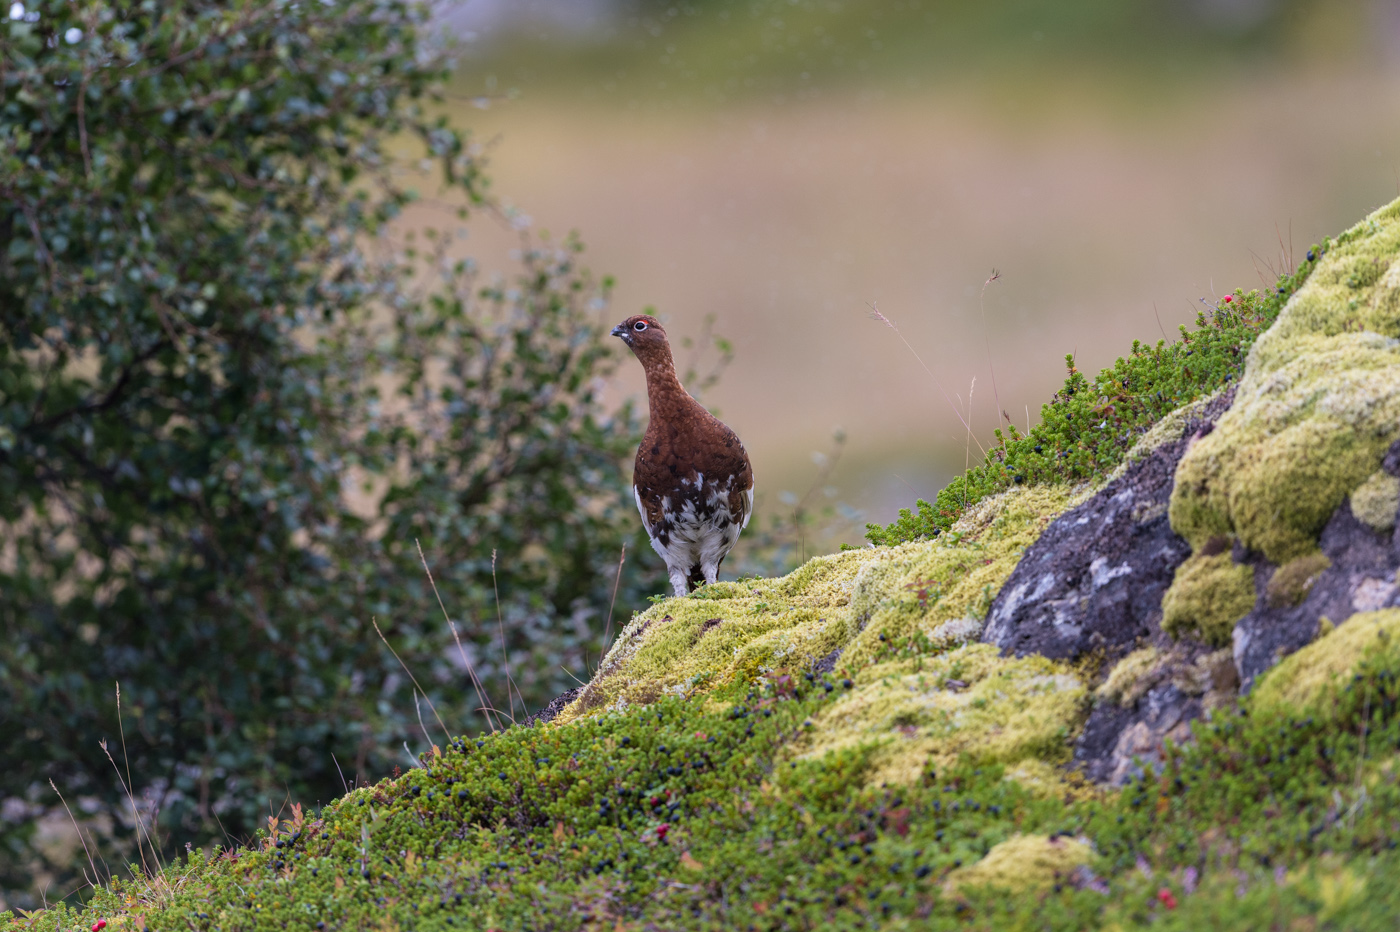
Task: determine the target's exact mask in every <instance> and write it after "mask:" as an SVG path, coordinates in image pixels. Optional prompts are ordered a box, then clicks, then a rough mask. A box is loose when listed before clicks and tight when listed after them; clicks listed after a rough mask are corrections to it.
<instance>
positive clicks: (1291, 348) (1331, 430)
mask: <svg viewBox="0 0 1400 932" xmlns="http://www.w3.org/2000/svg"><path fill="white" fill-rule="evenodd" d="M1397 256H1400V201H1396V202H1394V203H1392V204H1390V205H1389V206H1387V207H1385V208H1383V209H1381V210H1378V211H1376V212H1375V213H1373V214H1372V215H1371V216H1370V217H1368V218H1366V220H1364V221H1362V222H1361V223H1360V224H1358V225H1356V226H1355V227H1353V228H1352V229H1350V230H1348V231H1347V232H1346V233H1344V234H1342V236H1341V237H1340V238H1339V239H1338V241H1337V242H1336V243H1335V244H1334V245H1333V246H1332V248H1331V249H1330V250H1329V251H1328V252H1327V253H1326V254H1325V255H1323V256H1322V257H1320V258H1319V260H1318V264H1317V268H1316V269H1315V270H1314V271H1313V273H1312V275H1311V276H1310V277H1309V279H1308V281H1307V284H1306V285H1304V286H1303V288H1302V289H1301V290H1299V291H1298V293H1297V294H1296V295H1294V296H1293V298H1292V299H1291V300H1290V301H1289V302H1288V304H1287V306H1286V307H1285V308H1284V310H1283V312H1282V313H1281V314H1280V315H1279V319H1278V321H1277V322H1276V323H1275V324H1274V325H1273V327H1272V328H1270V329H1269V331H1268V332H1267V333H1265V334H1264V335H1262V336H1261V337H1260V338H1259V339H1258V340H1257V341H1256V342H1255V344H1254V347H1253V349H1251V351H1250V354H1249V359H1248V362H1247V364H1246V366H1245V372H1244V375H1243V377H1242V378H1241V379H1240V385H1239V389H1238V390H1237V392H1236V394H1235V400H1234V403H1233V405H1232V406H1231V408H1230V410H1229V411H1227V412H1226V413H1225V414H1224V415H1222V416H1221V418H1220V420H1219V421H1218V422H1217V425H1216V428H1215V430H1214V431H1213V432H1212V433H1211V434H1210V435H1208V436H1206V437H1203V438H1201V439H1200V440H1199V441H1197V442H1196V443H1195V444H1194V445H1193V446H1192V447H1191V449H1190V450H1189V451H1187V453H1186V455H1185V456H1184V457H1183V458H1182V461H1181V463H1180V464H1179V466H1178V467H1177V472H1176V486H1175V488H1174V490H1173V492H1172V501H1171V509H1170V514H1171V522H1172V527H1173V528H1175V529H1176V531H1177V532H1178V533H1180V534H1181V535H1182V536H1184V537H1185V538H1186V539H1187V540H1189V541H1190V542H1191V543H1192V545H1193V546H1195V547H1200V546H1201V545H1202V544H1204V542H1205V541H1206V540H1208V539H1209V538H1210V537H1212V536H1214V535H1218V534H1225V535H1233V536H1236V537H1238V538H1239V539H1240V540H1241V541H1242V542H1243V543H1244V544H1245V546H1246V547H1248V548H1250V549H1252V550H1258V551H1262V552H1263V553H1264V555H1265V556H1267V557H1268V558H1269V560H1270V561H1272V562H1274V563H1280V564H1281V563H1285V562H1287V561H1288V560H1290V559H1292V558H1294V557H1297V556H1300V555H1303V554H1305V553H1308V552H1310V551H1313V550H1315V549H1316V541H1317V535H1318V533H1319V532H1320V531H1321V530H1322V526H1323V525H1324V524H1325V523H1326V522H1327V520H1328V518H1329V517H1330V516H1331V515H1332V513H1333V512H1334V511H1335V510H1336V509H1337V507H1338V506H1339V505H1341V503H1342V502H1343V501H1345V500H1346V498H1347V496H1348V495H1350V494H1351V493H1352V492H1353V491H1354V490H1356V488H1357V487H1358V486H1360V485H1361V483H1362V482H1363V481H1364V480H1365V479H1366V478H1367V477H1368V476H1370V475H1371V474H1372V473H1374V472H1375V470H1376V468H1377V467H1378V466H1379V465H1380V460H1381V457H1382V456H1383V455H1384V452H1385V450H1386V448H1387V447H1388V446H1389V445H1390V443H1391V442H1392V441H1394V440H1395V439H1396V437H1397V436H1400V340H1397V339H1396V338H1397V337H1398V336H1400V271H1398V270H1397V268H1396V266H1397V264H1400V259H1397Z"/></svg>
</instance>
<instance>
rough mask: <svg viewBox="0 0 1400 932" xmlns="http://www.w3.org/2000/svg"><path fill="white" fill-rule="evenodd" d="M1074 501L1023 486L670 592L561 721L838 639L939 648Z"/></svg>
mask: <svg viewBox="0 0 1400 932" xmlns="http://www.w3.org/2000/svg"><path fill="white" fill-rule="evenodd" d="M1080 494H1082V492H1081V493H1080ZM1075 500H1076V493H1075V492H1074V491H1072V490H1070V489H1067V488H1064V487H1060V486H1044V487H1035V488H1029V489H1016V490H1013V491H1010V492H1006V493H1003V494H1001V495H998V496H996V497H994V498H991V499H988V500H986V501H984V502H982V503H981V504H980V505H978V506H977V507H976V508H974V509H972V510H971V511H969V513H968V514H967V515H965V516H964V517H963V518H962V519H961V520H960V521H959V522H958V523H957V524H956V525H954V527H953V529H952V530H951V531H949V532H948V533H946V534H943V535H940V536H939V537H937V538H935V539H933V540H929V541H918V542H914V543H908V544H902V545H900V546H898V547H888V548H886V547H881V548H867V549H863V550H851V551H846V552H844V553H839V554H833V555H831V556H826V557H816V558H813V559H811V560H809V561H807V562H806V563H805V564H803V565H802V566H801V567H799V568H798V569H796V570H794V571H793V572H792V573H790V574H788V575H787V576H784V577H781V578H778V579H758V580H747V581H745V582H742V583H734V582H729V583H717V584H715V585H712V586H705V587H703V588H701V589H699V590H697V591H696V592H694V593H692V594H691V595H690V596H688V597H685V598H679V599H666V600H665V601H663V602H661V603H659V604H657V605H655V606H653V607H652V608H650V609H649V610H647V611H646V612H643V613H642V614H640V615H638V616H637V617H636V618H634V619H633V620H632V621H631V622H630V623H629V624H628V625H627V626H626V628H624V629H623V631H622V633H621V634H620V635H618V639H617V642H616V643H615V644H614V645H613V648H612V649H611V650H610V651H609V652H608V654H607V656H606V657H605V658H604V659H603V662H602V664H601V665H600V666H599V669H598V672H597V673H596V674H595V675H594V677H593V679H592V681H590V682H589V683H588V685H587V686H586V687H585V688H584V689H583V691H582V692H581V693H580V695H579V697H578V698H577V699H576V700H575V701H574V702H573V703H572V704H571V705H570V706H568V707H567V708H566V709H564V711H563V712H562V713H560V715H559V717H558V718H557V719H556V721H557V722H559V723H561V724H563V723H565V722H569V721H572V720H573V719H576V718H577V717H579V716H580V715H584V714H588V713H590V712H597V711H599V710H603V709H621V708H625V707H626V706H628V705H632V704H637V703H648V702H653V701H655V700H656V699H657V698H658V697H660V696H662V695H665V694H667V693H674V694H686V693H688V692H690V691H692V690H694V689H696V688H699V687H702V686H706V685H714V684H718V683H722V682H727V681H728V680H729V679H731V678H732V677H735V676H746V677H749V678H755V677H758V676H761V675H763V674H764V673H768V672H772V671H778V670H785V671H789V672H796V671H797V670H799V669H802V668H805V667H809V666H810V665H811V664H812V663H813V662H814V661H816V660H818V659H820V658H821V657H824V656H826V655H827V654H829V653H831V652H832V651H834V650H837V649H841V650H843V651H844V653H843V654H842V655H841V666H842V668H843V669H846V670H851V671H855V670H860V669H861V668H863V667H865V666H868V665H869V664H871V663H874V662H876V661H877V660H879V659H880V657H881V655H882V654H884V653H885V652H886V651H888V650H889V649H891V648H892V647H893V646H894V645H896V644H903V643H905V642H907V641H908V639H909V638H911V637H913V636H915V635H917V636H920V637H922V638H924V639H926V640H927V641H928V642H929V645H930V646H933V647H935V648H950V647H954V646H956V645H959V644H963V643H966V642H967V641H969V640H975V639H976V637H977V636H978V634H980V632H981V618H982V617H983V616H984V615H985V614H986V611H987V607H988V605H990V604H991V600H992V598H993V597H995V595H996V593H997V592H998V591H999V590H1000V588H1001V585H1002V583H1003V582H1005V581H1006V578H1007V576H1009V575H1010V574H1011V571H1012V569H1014V568H1015V566H1016V562H1017V561H1018V560H1019V559H1020V557H1021V553H1022V552H1023V551H1024V550H1025V548H1026V547H1028V546H1029V545H1030V544H1031V543H1033V542H1034V541H1035V539H1036V538H1037V537H1039V536H1040V534H1041V532H1042V531H1043V530H1044V529H1045V527H1046V526H1047V525H1048V524H1049V523H1050V522H1051V521H1052V520H1054V518H1055V517H1056V516H1057V515H1059V514H1060V513H1061V512H1062V511H1064V510H1065V509H1066V508H1067V507H1069V506H1070V505H1071V504H1072V503H1073V502H1074V501H1075ZM882 634H883V635H884V639H883V640H881V638H880V635H882Z"/></svg>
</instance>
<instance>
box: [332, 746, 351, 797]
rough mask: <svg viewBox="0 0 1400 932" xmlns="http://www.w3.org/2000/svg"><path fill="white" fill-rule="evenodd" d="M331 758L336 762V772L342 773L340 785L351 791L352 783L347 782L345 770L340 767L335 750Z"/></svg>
mask: <svg viewBox="0 0 1400 932" xmlns="http://www.w3.org/2000/svg"><path fill="white" fill-rule="evenodd" d="M331 760H332V761H333V762H334V763H335V772H336V773H338V774H340V785H341V786H343V787H344V788H345V792H347V793H348V792H350V784H349V783H346V782H345V771H343V770H341V769H340V761H338V760H336V759H335V752H334V751H332V752H331Z"/></svg>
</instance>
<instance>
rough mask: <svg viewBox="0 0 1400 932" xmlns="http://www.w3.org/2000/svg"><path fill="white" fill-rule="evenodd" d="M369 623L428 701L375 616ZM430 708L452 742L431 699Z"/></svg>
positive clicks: (426, 695) (371, 617)
mask: <svg viewBox="0 0 1400 932" xmlns="http://www.w3.org/2000/svg"><path fill="white" fill-rule="evenodd" d="M369 623H370V624H372V625H374V633H375V634H377V635H379V640H381V641H383V642H384V646H385V647H387V648H389V653H391V654H393V655H394V659H395V660H397V661H398V662H399V666H401V667H403V672H405V673H407V674H408V678H409V679H410V680H412V681H413V685H414V686H417V687H418V690H419V692H421V693H423V698H424V699H428V693H427V690H425V689H423V687H422V686H420V685H419V684H418V677H416V676H414V675H413V671H412V670H410V669H409V668H408V664H406V663H404V662H403V658H402V657H400V656H399V652H398V651H396V650H394V645H392V644H390V643H389V639H388V638H386V637H385V636H384V632H383V631H380V630H379V620H378V619H376V618H375V617H374V616H373V615H371V616H370V619H369ZM428 708H429V709H431V710H432V713H433V718H436V719H437V720H438V724H439V725H441V726H442V733H443V734H445V735H447V740H448V741H451V740H452V732H450V731H448V730H447V725H446V724H445V723H444V722H443V720H442V716H441V715H438V712H437V709H436V708H434V707H433V700H431V699H428ZM423 733H424V734H427V731H424V732H423ZM428 741H429V743H431V742H432V739H431V738H429V739H428Z"/></svg>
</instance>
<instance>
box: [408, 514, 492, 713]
mask: <svg viewBox="0 0 1400 932" xmlns="http://www.w3.org/2000/svg"><path fill="white" fill-rule="evenodd" d="M413 545H414V546H415V547H417V548H418V559H419V560H422V561H423V572H424V573H427V574H428V585H429V586H432V588H433V595H434V596H436V597H437V603H438V608H440V609H442V617H443V618H444V619H445V620H446V621H447V626H448V627H449V628H451V629H452V639H453V640H454V641H456V642H457V653H459V654H461V655H462V665H463V666H464V667H466V668H467V676H468V677H470V678H471V681H472V687H473V688H474V689H475V690H476V700H477V702H480V703H481V708H482V710H483V711H484V712H486V724H487V725H489V726H491V731H492V732H496V731H499V730H500V729H499V728H497V725H496V723H495V722H494V721H493V720H492V718H491V714H490V712H489V711H486V710H488V709H490V708H491V703H490V702H489V701H488V700H487V698H486V694H485V691H484V690H483V689H482V688H481V680H480V679H479V678H478V677H477V675H476V668H475V667H473V666H472V663H471V661H470V660H468V659H467V652H466V650H465V649H464V648H463V647H462V639H461V638H460V637H458V635H457V626H456V625H455V624H453V623H452V618H451V617H450V616H449V615H448V614H447V606H446V605H443V604H442V594H441V593H439V592H438V587H437V583H435V582H433V571H432V570H430V569H429V568H428V558H427V557H425V556H423V545H422V544H420V543H419V542H418V538H416V537H415V538H414V539H413Z"/></svg>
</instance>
